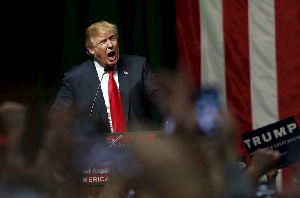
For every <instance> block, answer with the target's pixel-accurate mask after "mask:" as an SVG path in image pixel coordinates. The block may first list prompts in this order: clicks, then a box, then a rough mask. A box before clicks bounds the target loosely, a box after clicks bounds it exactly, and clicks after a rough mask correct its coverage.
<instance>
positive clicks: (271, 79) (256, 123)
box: [248, 0, 278, 129]
mask: <svg viewBox="0 0 300 198" xmlns="http://www.w3.org/2000/svg"><path fill="white" fill-rule="evenodd" d="M248 2H249V12H248V13H249V27H250V28H249V35H250V36H249V38H250V68H251V101H252V119H253V129H256V128H259V127H263V126H266V125H268V124H272V123H274V122H277V121H278V101H277V74H276V50H275V21H274V20H275V17H274V1H273V0H268V1H261V0H251V1H248Z"/></svg>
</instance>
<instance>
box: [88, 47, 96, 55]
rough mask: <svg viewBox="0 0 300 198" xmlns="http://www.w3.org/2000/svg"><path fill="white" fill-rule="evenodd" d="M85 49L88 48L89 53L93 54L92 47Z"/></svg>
mask: <svg viewBox="0 0 300 198" xmlns="http://www.w3.org/2000/svg"><path fill="white" fill-rule="evenodd" d="M87 50H88V52H89V53H90V54H92V55H94V53H95V52H94V49H93V48H87Z"/></svg>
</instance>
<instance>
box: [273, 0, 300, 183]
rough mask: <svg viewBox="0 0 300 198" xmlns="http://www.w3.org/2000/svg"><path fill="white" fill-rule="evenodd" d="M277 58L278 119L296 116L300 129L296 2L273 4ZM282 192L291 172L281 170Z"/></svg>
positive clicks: (299, 33)
mask: <svg viewBox="0 0 300 198" xmlns="http://www.w3.org/2000/svg"><path fill="white" fill-rule="evenodd" d="M275 13H276V14H275V17H276V57H277V60H276V61H277V80H278V110H279V119H280V120H281V119H284V118H286V117H289V116H295V119H296V121H297V123H298V125H300V91H299V87H300V58H299V57H300V14H299V0H289V1H287V0H276V1H275ZM282 181H283V188H284V186H286V185H287V184H288V183H290V182H291V172H290V171H289V170H288V169H283V172H282Z"/></svg>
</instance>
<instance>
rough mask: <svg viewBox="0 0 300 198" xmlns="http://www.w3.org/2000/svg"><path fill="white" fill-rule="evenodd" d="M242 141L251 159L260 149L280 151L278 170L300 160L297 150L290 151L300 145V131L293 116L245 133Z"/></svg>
mask: <svg viewBox="0 0 300 198" xmlns="http://www.w3.org/2000/svg"><path fill="white" fill-rule="evenodd" d="M242 140H243V143H244V145H245V147H246V149H247V152H248V154H249V155H250V157H251V158H252V157H253V155H254V153H255V151H256V150H257V149H258V148H269V149H274V150H278V151H280V153H281V157H280V160H279V162H278V164H277V165H276V167H277V168H278V169H279V168H283V167H286V166H288V165H290V164H292V163H295V162H297V159H298V158H299V157H298V156H299V153H297V152H296V151H297V150H295V149H290V148H291V146H292V147H293V148H294V147H295V146H294V145H299V144H300V131H299V128H298V126H297V123H296V120H295V118H294V117H293V116H292V117H288V118H286V119H284V120H280V121H278V122H275V123H273V124H270V125H267V126H264V127H261V128H258V129H255V130H253V131H250V132H247V133H244V134H242Z"/></svg>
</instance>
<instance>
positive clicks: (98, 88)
mask: <svg viewBox="0 0 300 198" xmlns="http://www.w3.org/2000/svg"><path fill="white" fill-rule="evenodd" d="M111 69H113V67H110V66H109V65H105V66H104V72H103V74H102V76H101V78H100V83H99V85H98V87H97V91H96V94H95V97H94V100H93V104H92V107H91V110H90V114H89V118H88V120H87V122H86V124H87V123H88V121H89V120H90V119H91V116H92V113H93V109H94V106H95V103H96V99H97V96H98V93H99V90H100V87H101V82H102V79H103V76H104V74H106V73H107V71H108V70H111Z"/></svg>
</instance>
